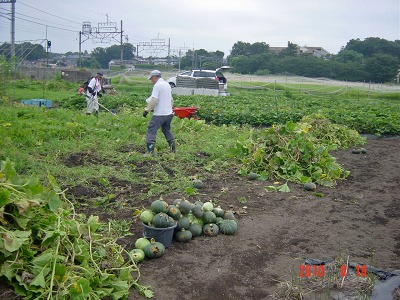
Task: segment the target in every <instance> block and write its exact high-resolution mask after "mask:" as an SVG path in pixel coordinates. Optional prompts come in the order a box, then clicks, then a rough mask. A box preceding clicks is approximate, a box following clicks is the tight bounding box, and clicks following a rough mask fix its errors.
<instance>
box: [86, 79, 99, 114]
mask: <svg viewBox="0 0 400 300" xmlns="http://www.w3.org/2000/svg"><path fill="white" fill-rule="evenodd" d="M102 79H103V74H102V73H97V74H96V76H95V77H93V78H92V79H91V80H90V81H89V84H88V86H87V92H86V115H88V116H90V115H91V114H92V112H93V111H94V114H95V116H96V117H97V116H98V115H99V101H98V98H101V96H102V95H101V94H100V91H102V87H101V80H102Z"/></svg>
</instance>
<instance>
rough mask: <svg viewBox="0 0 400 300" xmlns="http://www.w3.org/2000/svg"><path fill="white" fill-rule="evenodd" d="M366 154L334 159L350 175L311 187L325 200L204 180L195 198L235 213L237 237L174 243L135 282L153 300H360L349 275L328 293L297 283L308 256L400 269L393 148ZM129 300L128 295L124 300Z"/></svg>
mask: <svg viewBox="0 0 400 300" xmlns="http://www.w3.org/2000/svg"><path fill="white" fill-rule="evenodd" d="M365 148H366V149H367V150H368V152H367V153H366V154H352V151H351V149H349V150H346V151H338V152H336V153H334V156H335V157H336V158H337V160H338V162H339V163H341V164H342V165H344V167H345V169H347V170H349V171H350V172H351V174H350V176H349V177H348V178H347V179H346V180H344V181H340V182H339V183H338V185H337V186H336V187H335V188H326V187H318V189H317V192H318V193H320V194H322V195H323V196H322V195H319V196H316V195H315V194H314V193H312V192H307V191H304V190H303V188H302V186H300V185H296V184H290V183H289V187H290V189H291V191H290V193H280V192H267V191H266V190H265V188H264V187H265V186H266V185H271V184H272V183H271V182H263V181H248V180H247V179H246V178H243V177H239V176H235V175H232V176H231V177H227V178H221V180H220V181H213V182H208V183H207V186H206V188H205V189H203V190H201V194H200V195H198V196H196V197H195V198H198V199H201V200H210V199H218V200H219V204H220V205H221V207H222V208H225V209H227V208H232V209H234V210H235V211H236V212H238V214H237V221H238V225H239V229H238V231H237V233H236V234H235V235H233V236H224V235H219V236H217V237H213V238H210V237H197V238H195V239H193V240H192V241H190V242H189V243H178V242H174V243H173V244H172V246H171V247H170V248H168V249H167V250H166V254H165V255H164V256H163V257H162V258H160V259H155V260H146V261H145V262H143V263H142V264H141V267H140V271H141V283H142V284H148V285H151V286H152V288H153V290H154V293H155V297H154V299H160V300H173V299H199V300H200V299H204V300H209V299H220V300H222V299H241V300H242V299H285V295H289V293H290V292H292V296H293V297H296V295H299V294H300V293H301V294H302V295H303V296H304V297H305V299H359V297H360V295H362V291H363V288H364V287H365V286H367V282H366V280H367V279H366V278H363V277H362V276H354V274H353V280H351V278H352V277H351V276H349V277H348V279H347V278H346V280H345V281H344V282H343V286H342V288H340V289H339V287H337V286H336V285H335V284H332V285H331V290H330V291H329V290H328V289H327V284H326V281H328V279H330V278H324V276H328V274H327V272H325V275H324V276H322V277H321V276H320V278H319V279H318V280H315V282H310V281H311V279H312V278H308V279H309V280H305V279H307V278H303V281H302V283H300V282H298V280H299V279H300V276H299V272H300V266H301V265H303V264H304V260H305V259H306V258H314V259H321V260H326V259H329V258H334V259H337V260H338V259H339V258H340V257H342V258H344V261H345V262H346V260H347V259H348V260H349V262H355V263H358V264H359V265H360V267H361V266H363V265H367V264H368V265H372V266H374V267H376V268H379V269H383V270H387V271H393V270H396V269H400V259H399V256H400V218H399V217H400V171H399V170H400V158H399V148H400V140H398V139H392V140H389V139H379V140H377V139H370V140H368V142H367V144H366V145H365ZM320 196H322V197H320ZM243 197H244V198H245V199H247V203H245V204H243V203H241V202H239V199H241V200H242V202H243V200H244V198H243ZM175 198H176V195H171V196H170V197H165V198H164V199H165V200H166V201H167V202H172V201H173V200H174V199H175ZM243 206H246V207H247V208H246V209H243ZM140 230H141V229H140V227H139V228H136V233H137V235H136V237H137V236H138V235H140ZM337 272H339V269H338V270H337ZM303 276H304V274H303ZM329 276H330V277H334V276H333V275H329ZM306 277H307V276H306ZM310 277H312V276H310ZM337 277H339V278H341V277H340V276H339V274H337ZM354 277H356V278H355V279H354ZM356 279H359V280H358V281H357V280H356ZM296 280H297V281H296ZM294 281H295V282H294ZM324 281H325V282H324ZM340 281H341V280H340ZM340 281H339V282H340ZM298 286H303V288H302V289H301V290H299V288H298ZM310 289H314V290H317V292H310ZM137 298H140V296H138V295H137V293H136V292H134V293H133V294H132V296H131V297H130V298H129V299H137ZM293 299H294V298H293Z"/></svg>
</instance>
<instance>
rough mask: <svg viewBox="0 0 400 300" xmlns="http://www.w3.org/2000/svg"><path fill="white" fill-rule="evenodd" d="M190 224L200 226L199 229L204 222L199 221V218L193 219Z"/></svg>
mask: <svg viewBox="0 0 400 300" xmlns="http://www.w3.org/2000/svg"><path fill="white" fill-rule="evenodd" d="M192 224H200V225H201V227H203V226H204V220H203V219H201V218H196V217H193V219H192Z"/></svg>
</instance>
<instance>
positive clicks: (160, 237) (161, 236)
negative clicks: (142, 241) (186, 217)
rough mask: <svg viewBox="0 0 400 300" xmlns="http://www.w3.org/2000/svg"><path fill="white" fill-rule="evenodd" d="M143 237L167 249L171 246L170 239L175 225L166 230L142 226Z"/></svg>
mask: <svg viewBox="0 0 400 300" xmlns="http://www.w3.org/2000/svg"><path fill="white" fill-rule="evenodd" d="M142 225H143V237H145V238H146V239H151V238H153V239H155V241H156V242H159V243H161V244H163V245H164V247H165V248H168V247H169V246H171V244H172V238H173V236H174V229H175V227H176V225H177V224H176V223H175V225H174V226H171V227H167V228H155V227H150V226H147V225H146V224H143V223H142Z"/></svg>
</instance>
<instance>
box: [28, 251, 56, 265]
mask: <svg viewBox="0 0 400 300" xmlns="http://www.w3.org/2000/svg"><path fill="white" fill-rule="evenodd" d="M52 251H53V250H52V249H49V250H47V251H45V252H43V253H42V254H41V255H39V256H36V257H35V258H34V259H33V260H32V264H33V265H34V267H39V268H44V267H45V266H46V265H47V264H49V263H50V262H51V260H52V259H53V252H52Z"/></svg>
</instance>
